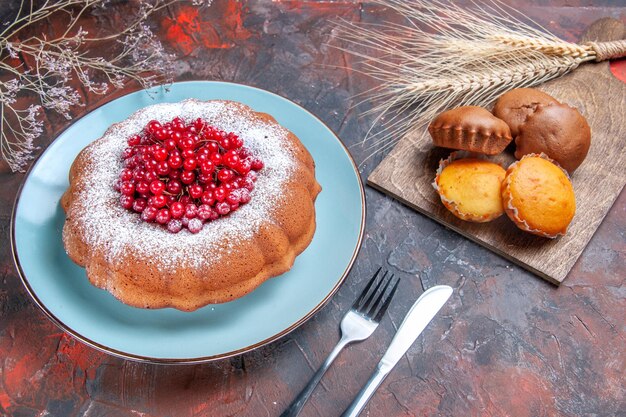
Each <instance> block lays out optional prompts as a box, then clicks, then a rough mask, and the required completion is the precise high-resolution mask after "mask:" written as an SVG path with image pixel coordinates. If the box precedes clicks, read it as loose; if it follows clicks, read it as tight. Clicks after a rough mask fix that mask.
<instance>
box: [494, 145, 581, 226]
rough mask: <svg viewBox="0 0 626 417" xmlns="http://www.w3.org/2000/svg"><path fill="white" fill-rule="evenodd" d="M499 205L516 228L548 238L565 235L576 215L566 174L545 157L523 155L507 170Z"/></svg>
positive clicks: (542, 155)
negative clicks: (501, 202)
mask: <svg viewBox="0 0 626 417" xmlns="http://www.w3.org/2000/svg"><path fill="white" fill-rule="evenodd" d="M502 201H503V203H504V210H505V211H506V214H507V215H508V216H509V218H510V219H511V220H513V222H514V223H515V224H516V225H517V227H519V228H520V229H522V230H524V231H526V232H530V233H533V234H535V235H538V236H543V237H548V238H555V237H557V236H560V235H564V234H565V233H566V232H567V227H568V226H569V224H570V222H571V221H572V218H573V217H574V213H575V212H576V198H575V196H574V188H573V187H572V183H571V181H570V179H569V176H568V175H567V172H566V171H565V170H564V169H562V168H561V167H560V166H558V165H557V164H556V163H554V161H552V160H551V159H550V158H548V157H547V156H546V155H545V154H539V155H537V154H529V155H526V156H524V157H523V158H522V159H521V160H520V161H517V162H515V163H513V164H512V165H511V166H510V167H509V169H508V170H507V171H506V178H505V179H504V182H503V183H502Z"/></svg>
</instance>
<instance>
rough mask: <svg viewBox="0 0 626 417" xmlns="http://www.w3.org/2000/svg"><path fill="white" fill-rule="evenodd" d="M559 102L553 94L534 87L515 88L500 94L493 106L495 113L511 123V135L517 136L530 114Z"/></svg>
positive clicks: (508, 123) (507, 122)
mask: <svg viewBox="0 0 626 417" xmlns="http://www.w3.org/2000/svg"><path fill="white" fill-rule="evenodd" d="M551 104H559V102H558V101H557V100H556V99H555V98H554V97H552V96H550V95H548V94H546V93H544V92H543V91H540V90H536V89H534V88H515V89H513V90H511V91H509V92H507V93H504V94H502V95H501V96H500V98H499V99H498V101H496V104H495V105H494V106H493V115H494V116H496V117H497V118H499V119H502V120H504V121H505V122H506V124H507V125H509V128H510V129H511V135H513V137H515V136H517V135H518V134H519V131H520V127H521V126H522V125H523V124H524V123H525V122H526V119H527V118H528V116H530V115H531V114H533V113H534V112H536V111H537V108H538V107H539V106H548V105H551Z"/></svg>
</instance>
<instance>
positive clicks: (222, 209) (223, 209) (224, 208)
mask: <svg viewBox="0 0 626 417" xmlns="http://www.w3.org/2000/svg"><path fill="white" fill-rule="evenodd" d="M215 210H216V211H217V212H218V213H219V214H221V215H222V216H225V215H227V214H228V213H230V205H229V204H228V203H227V202H225V201H223V202H221V203H217V204H216V205H215Z"/></svg>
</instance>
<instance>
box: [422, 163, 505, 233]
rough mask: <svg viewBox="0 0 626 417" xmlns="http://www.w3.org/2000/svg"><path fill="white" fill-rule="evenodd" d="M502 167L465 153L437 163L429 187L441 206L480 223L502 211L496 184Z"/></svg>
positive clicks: (498, 186)
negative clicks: (435, 194)
mask: <svg viewBox="0 0 626 417" xmlns="http://www.w3.org/2000/svg"><path fill="white" fill-rule="evenodd" d="M504 175H505V170H504V168H502V167H501V166H500V165H498V164H496V163H494V162H491V161H488V160H486V159H484V158H478V157H476V155H472V154H471V153H469V152H453V153H452V155H450V157H449V158H448V159H445V160H441V161H440V162H439V169H438V170H437V175H436V177H435V181H434V182H433V184H432V185H433V187H434V188H435V190H436V191H437V193H438V194H439V196H440V198H441V202H442V203H443V205H444V206H445V207H446V208H447V209H448V210H450V212H451V213H452V214H454V215H455V216H456V217H458V218H460V219H461V220H466V221H472V222H478V223H484V222H488V221H491V220H494V219H496V218H498V217H500V216H501V215H502V214H504V209H503V207H502V196H501V192H500V187H501V184H502V181H503V180H504Z"/></svg>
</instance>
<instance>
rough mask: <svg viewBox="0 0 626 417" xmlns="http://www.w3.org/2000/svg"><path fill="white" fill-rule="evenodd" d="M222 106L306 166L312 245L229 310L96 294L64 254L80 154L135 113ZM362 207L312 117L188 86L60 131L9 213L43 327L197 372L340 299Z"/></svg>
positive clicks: (267, 99) (244, 89)
mask: <svg viewBox="0 0 626 417" xmlns="http://www.w3.org/2000/svg"><path fill="white" fill-rule="evenodd" d="M192 97H194V98H198V99H201V100H210V99H227V100H234V101H239V102H242V103H245V104H247V105H249V106H251V107H252V108H253V109H255V110H257V111H261V112H266V113H269V114H271V115H272V116H274V117H275V118H276V120H278V122H279V123H280V124H281V125H283V126H284V127H286V128H287V129H289V130H291V131H292V132H293V133H295V134H296V135H297V136H298V137H299V138H300V140H301V141H302V143H304V145H305V146H306V147H307V149H308V150H309V151H310V152H311V154H312V155H313V158H314V159H315V162H316V165H317V168H316V177H317V180H318V181H319V183H320V184H321V185H322V192H321V193H320V195H319V197H318V198H317V201H316V204H315V206H316V216H317V230H316V232H315V237H314V238H313V241H312V242H311V245H310V246H309V247H308V248H307V249H306V250H305V251H304V252H303V253H302V254H301V255H300V256H299V257H298V258H297V259H296V262H295V265H294V266H293V268H292V269H291V270H290V271H289V272H287V273H285V274H284V275H283V276H280V277H277V278H274V279H271V280H269V281H267V282H266V283H265V284H263V285H262V286H261V287H259V288H258V289H257V290H255V291H253V292H252V293H250V294H249V295H247V296H245V297H243V298H240V299H238V300H235V301H232V302H229V303H225V304H217V305H209V306H206V307H204V308H202V309H199V310H197V311H195V312H192V313H185V312H181V311H178V310H174V309H169V308H168V309H161V310H144V309H138V308H133V307H129V306H127V305H125V304H122V303H121V302H119V301H118V300H116V299H115V298H114V297H113V296H111V295H110V294H109V293H108V292H106V291H103V290H100V289H97V288H95V287H93V286H92V285H91V284H90V283H89V281H88V280H87V277H86V275H85V270H84V269H83V268H81V267H79V266H77V265H76V264H74V263H73V262H72V261H71V260H70V259H69V258H68V257H67V255H66V254H65V251H64V249H63V243H62V240H61V230H62V228H63V222H64V213H63V210H62V209H61V206H60V204H59V201H60V199H61V195H62V194H63V192H64V191H65V189H66V188H67V186H68V179H67V178H68V171H69V168H70V165H71V163H72V161H73V160H74V158H75V157H76V155H77V154H78V152H79V151H80V150H81V149H83V148H84V147H85V146H86V145H87V144H89V143H90V142H92V141H93V140H95V139H97V138H99V137H100V136H102V134H103V133H104V131H105V130H106V129H107V128H108V127H109V126H110V125H111V124H113V123H116V122H119V121H121V120H124V119H126V118H127V117H128V116H129V115H130V114H132V113H133V112H134V111H136V110H138V109H141V108H143V107H145V106H148V105H151V104H155V103H161V102H177V101H180V100H183V99H186V98H192ZM364 217H365V204H364V193H363V185H362V183H361V179H360V177H359V174H358V171H357V169H356V167H355V165H354V162H353V161H352V159H351V157H350V155H349V154H348V152H347V150H346V149H345V147H344V146H343V145H342V143H341V142H340V141H339V139H338V138H337V137H336V136H335V135H334V134H333V132H332V131H331V130H330V129H328V128H327V127H326V126H325V125H324V124H323V123H322V122H321V121H320V120H319V119H317V118H316V117H315V116H313V115H312V114H311V113H309V112H308V111H306V110H305V109H303V108H302V107H300V106H298V105H296V104H294V103H292V102H291V101H289V100H287V99H285V98H283V97H280V96H278V95H276V94H273V93H270V92H267V91H264V90H260V89H258V88H253V87H248V86H244V85H239V84H231V83H223V82H208V81H193V82H182V83H176V84H174V85H172V86H171V87H170V89H169V91H167V92H166V91H165V90H163V89H162V88H158V89H154V90H153V94H152V95H151V96H148V94H146V92H144V91H139V92H136V93H132V94H129V95H127V96H124V97H121V98H119V99H117V100H114V101H112V102H110V103H108V104H106V105H104V106H102V107H100V108H98V109H96V110H94V111H92V112H91V113H89V114H88V115H86V116H85V117H83V118H81V119H80V120H78V121H77V122H75V123H74V124H73V125H72V126H71V127H69V128H68V129H67V130H66V131H65V132H63V133H62V134H61V135H60V136H59V137H58V138H57V139H56V140H55V141H54V142H53V143H52V144H51V145H50V146H49V147H48V148H47V149H46V151H45V152H44V153H43V155H41V157H40V158H39V160H38V161H37V162H36V163H35V164H34V166H33V167H32V168H31V170H30V172H29V174H28V176H27V178H26V181H25V182H24V184H23V186H22V189H21V191H20V193H18V197H17V200H16V203H15V207H14V211H13V223H12V228H11V232H12V239H11V240H12V244H13V253H14V257H15V262H16V265H17V267H18V270H19V272H20V275H21V277H22V280H23V282H24V285H25V286H26V288H27V289H28V291H29V292H30V294H31V295H32V297H33V298H34V300H35V301H36V302H37V304H38V305H39V306H40V307H41V308H42V309H43V311H44V312H45V313H46V314H47V315H48V316H50V318H51V319H52V320H53V321H54V322H55V323H57V324H58V325H59V326H60V327H61V328H63V329H64V330H65V331H67V332H68V333H70V334H72V335H73V336H74V337H76V338H78V339H80V340H82V341H83V342H85V343H87V344H89V345H91V346H93V347H95V348H98V349H101V350H103V351H105V352H108V353H111V354H114V355H118V356H122V357H124V358H130V359H136V360H146V361H152V362H202V361H208V360H214V359H219V358H225V357H228V356H232V355H236V354H239V353H243V352H246V351H248V350H252V349H254V348H257V347H259V346H261V345H264V344H266V343H269V342H271V341H273V340H276V339H278V338H279V337H281V336H284V335H285V334H287V333H288V332H290V331H292V330H293V329H295V328H296V327H298V326H299V325H301V324H302V323H304V322H305V321H306V320H307V319H308V318H310V317H311V316H312V315H313V314H314V313H315V312H316V311H318V310H319V309H320V308H321V307H322V306H323V305H324V304H325V302H326V301H328V299H329V298H330V297H331V296H332V295H333V294H334V293H335V291H337V289H338V288H339V286H340V285H341V283H342V282H343V280H344V279H345V277H346V274H347V273H348V270H349V269H350V267H351V266H352V263H353V262H354V258H355V257H356V253H357V251H358V248H359V246H360V243H361V239H362V236H363V227H364V220H365V219H364Z"/></svg>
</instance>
